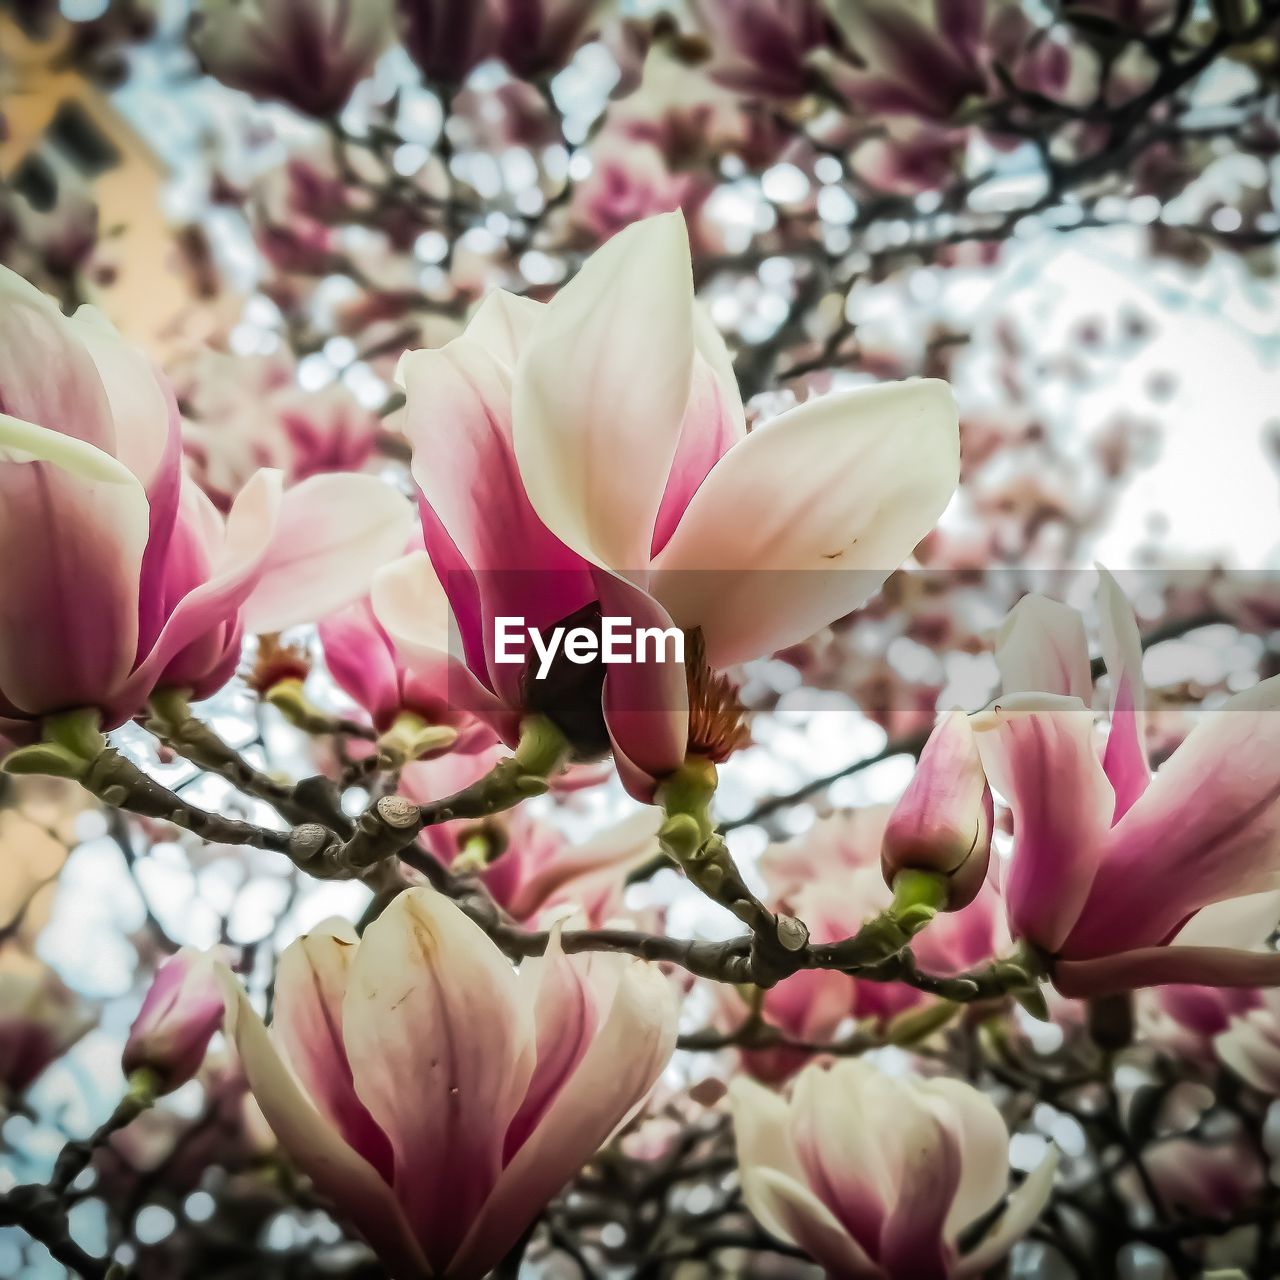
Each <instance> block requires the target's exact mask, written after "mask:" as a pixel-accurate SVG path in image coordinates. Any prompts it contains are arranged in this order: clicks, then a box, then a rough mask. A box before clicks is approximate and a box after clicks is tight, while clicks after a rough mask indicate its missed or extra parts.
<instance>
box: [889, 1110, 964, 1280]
mask: <svg viewBox="0 0 1280 1280" xmlns="http://www.w3.org/2000/svg"><path fill="white" fill-rule="evenodd" d="M917 1097H918V1095H917ZM912 1101H913V1102H915V1103H916V1105H914V1106H911V1107H907V1108H904V1109H903V1110H902V1111H900V1112H899V1114H898V1115H897V1116H896V1117H895V1119H894V1131H895V1132H894V1137H895V1140H896V1142H897V1143H898V1144H899V1145H900V1155H899V1160H900V1166H899V1171H898V1194H897V1196H896V1197H895V1199H894V1202H893V1206H892V1209H891V1210H890V1213H889V1217H888V1220H887V1221H886V1222H885V1224H884V1230H883V1232H882V1234H881V1237H880V1250H879V1255H878V1260H879V1262H880V1263H881V1264H882V1265H883V1267H884V1268H885V1270H886V1271H887V1272H888V1273H889V1274H890V1275H891V1276H911V1277H912V1280H947V1277H948V1275H949V1274H950V1271H951V1246H950V1244H949V1242H948V1240H947V1237H946V1229H945V1224H946V1223H947V1222H948V1221H949V1220H950V1218H951V1212H952V1208H953V1205H954V1202H955V1197H956V1191H957V1188H958V1187H959V1185H960V1178H961V1150H960V1136H961V1135H960V1134H958V1133H956V1132H955V1131H953V1129H952V1128H951V1126H950V1124H948V1123H947V1122H946V1121H945V1120H944V1119H943V1118H942V1117H941V1116H940V1115H939V1114H938V1111H941V1110H949V1109H947V1108H941V1107H940V1108H938V1109H937V1110H935V1109H934V1108H932V1107H930V1106H928V1105H920V1102H919V1101H917V1099H913V1100H912Z"/></svg>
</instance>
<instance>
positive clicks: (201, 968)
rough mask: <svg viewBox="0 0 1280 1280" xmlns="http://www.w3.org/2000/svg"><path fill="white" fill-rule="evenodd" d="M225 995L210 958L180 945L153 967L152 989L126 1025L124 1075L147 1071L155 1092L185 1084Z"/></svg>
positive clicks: (204, 1047) (201, 1056) (218, 1021)
mask: <svg viewBox="0 0 1280 1280" xmlns="http://www.w3.org/2000/svg"><path fill="white" fill-rule="evenodd" d="M222 1012H223V995H222V988H221V986H219V984H218V980H217V977H216V976H215V973H214V968H213V960H212V959H211V958H210V957H209V956H207V955H206V954H205V953H204V952H202V951H197V950H195V949H194V948H192V947H183V948H182V950H181V951H179V952H178V953H177V955H174V956H170V957H169V959H168V960H166V961H165V962H164V964H162V965H161V966H160V968H159V969H158V970H156V976H155V977H154V978H153V979H152V981H151V989H150V990H149V991H148V992H147V994H146V998H145V999H144V1000H143V1001H142V1008H141V1010H139V1012H138V1016H137V1018H136V1019H135V1020H134V1024H133V1026H132V1027H131V1028H130V1029H129V1039H128V1041H127V1042H126V1044H125V1046H124V1057H123V1059H122V1060H121V1066H122V1067H123V1068H124V1073H125V1075H132V1074H133V1073H134V1072H135V1071H138V1070H144V1069H145V1070H148V1071H150V1072H152V1073H154V1074H155V1076H156V1077H157V1078H158V1080H159V1092H161V1093H169V1092H171V1091H172V1090H174V1089H177V1088H178V1087H179V1086H181V1085H184V1084H186V1083H187V1081H188V1080H190V1079H191V1078H192V1077H193V1076H194V1075H195V1073H196V1072H197V1071H199V1069H200V1064H201V1063H202V1062H204V1055H205V1052H206V1050H207V1049H208V1048H209V1041H210V1040H211V1039H212V1038H213V1033H214V1032H215V1031H217V1030H218V1028H219V1027H220V1026H221V1025H222Z"/></svg>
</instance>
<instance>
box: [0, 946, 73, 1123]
mask: <svg viewBox="0 0 1280 1280" xmlns="http://www.w3.org/2000/svg"><path fill="white" fill-rule="evenodd" d="M94 1021H95V1019H94V1017H93V1015H92V1014H91V1013H90V1011H89V1010H88V1008H87V1007H86V1006H85V1005H84V1003H83V1002H82V1001H81V1000H80V999H79V997H78V996H76V995H75V993H74V992H72V991H71V990H70V989H69V988H68V987H67V986H65V985H64V984H63V983H62V982H61V980H60V979H59V978H58V977H57V975H56V974H54V972H53V971H52V970H50V969H46V968H45V967H44V966H43V965H40V966H38V967H33V968H31V969H27V968H23V969H5V970H4V971H2V972H0V1109H3V1107H4V1105H5V1104H6V1103H7V1101H8V1100H9V1099H10V1098H16V1097H19V1096H21V1095H22V1094H23V1093H25V1092H26V1090H27V1089H28V1088H29V1087H30V1086H31V1085H32V1084H33V1083H34V1082H35V1080H36V1079H37V1078H38V1077H39V1076H40V1075H41V1074H42V1073H43V1072H44V1070H45V1068H46V1067H49V1066H50V1065H52V1064H53V1063H54V1062H56V1061H57V1060H58V1059H59V1058H60V1057H62V1055H63V1054H64V1053H66V1051H67V1050H68V1049H70V1048H71V1046H72V1045H73V1044H75V1042H76V1041H77V1040H79V1039H80V1037H81V1036H83V1035H84V1034H85V1032H86V1031H88V1030H89V1028H90V1027H92V1026H93V1024H94Z"/></svg>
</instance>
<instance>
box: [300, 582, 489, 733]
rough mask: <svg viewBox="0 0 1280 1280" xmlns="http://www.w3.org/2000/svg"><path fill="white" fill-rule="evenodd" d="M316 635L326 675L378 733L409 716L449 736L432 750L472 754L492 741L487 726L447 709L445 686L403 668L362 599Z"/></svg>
mask: <svg viewBox="0 0 1280 1280" xmlns="http://www.w3.org/2000/svg"><path fill="white" fill-rule="evenodd" d="M319 632H320V643H321V645H322V647H323V649H324V660H325V665H326V666H327V667H328V668H329V674H330V675H332V676H333V678H334V680H335V681H336V682H337V684H338V687H339V688H340V689H341V690H342V691H343V692H344V693H345V694H346V695H347V697H349V698H350V699H351V700H352V701H353V702H355V703H356V704H357V705H359V706H360V707H362V708H363V709H364V710H365V711H367V712H368V713H369V718H370V719H371V720H372V721H373V726H374V728H375V729H377V730H378V731H379V732H380V733H385V732H387V731H388V730H390V729H391V728H392V727H393V726H394V725H395V723H396V721H397V720H398V719H399V718H400V717H402V716H409V717H414V718H416V719H417V720H418V721H420V722H421V723H422V724H423V725H426V726H431V727H436V728H442V729H452V730H453V731H454V734H455V736H454V737H453V738H452V739H449V738H447V737H441V738H439V739H437V741H438V742H439V748H438V749H445V750H448V749H452V750H454V751H462V752H469V751H477V750H480V749H481V748H483V747H486V746H488V745H489V744H490V743H491V742H492V741H493V731H492V730H491V729H490V728H489V727H488V726H487V725H485V724H484V723H483V722H481V721H477V720H475V719H474V718H472V717H470V716H468V715H466V714H465V713H464V712H460V711H458V710H457V709H456V708H454V707H452V706H451V705H450V703H449V690H448V688H447V686H446V685H444V684H441V683H440V681H439V680H438V679H432V678H430V676H429V675H428V676H424V675H421V674H415V673H414V672H413V671H410V670H408V669H407V668H406V667H405V666H404V664H403V662H402V661H401V660H400V657H399V655H398V654H397V653H396V649H395V646H394V645H393V644H392V643H391V637H390V636H388V635H387V633H386V631H385V630H383V628H382V625H381V624H380V623H379V622H378V619H377V618H376V617H375V616H374V612H373V606H372V605H371V604H370V603H369V601H368V599H367V598H366V599H363V600H358V601H357V602H356V603H355V604H352V605H348V606H347V608H345V609H342V610H339V611H338V612H337V613H333V614H330V615H329V616H328V617H327V618H325V619H324V620H323V621H322V622H321V623H320V626H319ZM432 674H434V675H443V674H444V672H443V671H438V672H434V673H432Z"/></svg>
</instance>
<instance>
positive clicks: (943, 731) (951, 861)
mask: <svg viewBox="0 0 1280 1280" xmlns="http://www.w3.org/2000/svg"><path fill="white" fill-rule="evenodd" d="M994 821H995V813H994V805H993V802H992V799H991V789H990V788H989V787H988V786H987V776H986V774H985V773H983V772H982V761H981V759H980V758H979V755H978V746H977V743H976V742H975V741H974V736H973V730H972V729H971V728H970V727H969V721H968V718H967V717H966V716H965V714H964V712H963V711H952V712H951V713H949V714H948V715H947V716H945V717H944V718H943V719H942V720H941V721H940V722H939V724H938V726H937V728H935V729H934V731H933V732H932V733H931V734H930V735H929V740H928V741H927V742H926V743H925V746H924V750H923V751H922V752H921V753H920V762H919V764H918V765H917V766H916V771H915V774H914V775H913V776H912V779H911V782H910V784H909V785H908V787H907V789H906V791H905V792H903V794H902V798H901V799H900V800H899V801H898V803H897V804H896V805H895V806H894V809H893V813H892V814H891V815H890V817H889V821H888V824H887V825H886V826H885V830H884V843H883V844H882V846H881V852H880V865H881V868H882V870H883V871H884V878H885V882H886V883H887V884H888V885H890V886H892V885H893V882H894V879H895V878H896V877H897V875H898V873H899V872H901V871H905V870H918V871H931V872H935V873H937V874H939V875H943V876H945V877H946V878H947V885H948V896H947V902H946V908H947V909H948V910H952V911H954V910H956V909H958V908H959V907H964V906H967V905H968V904H969V903H970V902H972V901H973V900H974V898H976V897H977V896H978V891H979V890H980V889H981V888H982V886H983V884H984V882H985V881H986V877H987V862H988V859H989V858H990V856H991V831H992V827H993V825H994Z"/></svg>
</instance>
